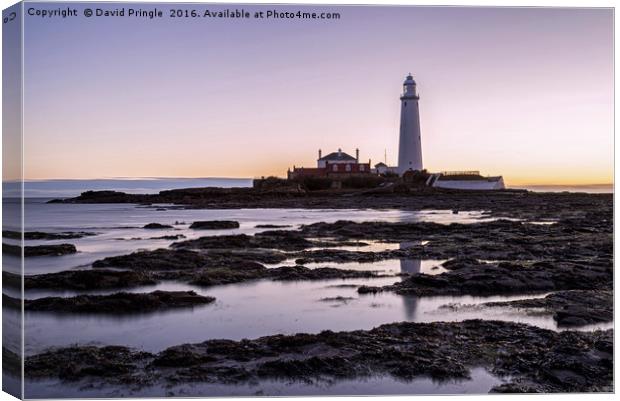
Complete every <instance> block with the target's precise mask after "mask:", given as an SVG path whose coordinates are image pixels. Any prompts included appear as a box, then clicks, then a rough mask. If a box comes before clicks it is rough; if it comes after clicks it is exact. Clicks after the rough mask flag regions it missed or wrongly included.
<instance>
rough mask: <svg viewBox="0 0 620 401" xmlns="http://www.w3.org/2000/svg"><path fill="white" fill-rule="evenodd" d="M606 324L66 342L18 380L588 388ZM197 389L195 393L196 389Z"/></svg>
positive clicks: (604, 359)
mask: <svg viewBox="0 0 620 401" xmlns="http://www.w3.org/2000/svg"><path fill="white" fill-rule="evenodd" d="M612 338H613V330H607V331H604V332H600V331H599V332H572V331H565V332H554V331H550V330H544V329H540V328H536V327H533V326H528V325H525V324H517V323H509V322H499V321H483V320H466V321H463V322H449V323H448V322H435V323H408V322H403V323H392V324H386V325H382V326H379V327H377V328H374V329H372V330H367V331H362V330H358V331H351V332H337V333H335V332H332V331H323V332H321V333H319V334H295V335H274V336H268V337H261V338H258V339H254V340H241V341H232V340H208V341H205V342H202V343H197V344H182V345H177V346H173V347H170V348H167V349H165V350H163V351H161V352H159V353H157V354H152V353H146V352H138V351H134V350H131V349H129V348H127V347H92V346H74V347H67V348H60V349H54V350H51V351H48V352H44V353H41V354H38V355H32V356H28V357H27V358H26V360H25V374H26V377H27V378H30V379H33V378H58V379H61V380H65V381H70V382H71V381H73V382H75V381H78V380H79V381H81V384H82V385H84V384H85V383H90V384H93V385H94V384H97V385H102V384H122V385H125V386H127V385H131V386H138V387H140V386H142V385H145V384H152V383H157V384H158V385H159V386H164V387H165V386H166V385H167V384H174V385H178V384H180V383H196V382H208V383H216V384H217V383H221V384H224V383H226V384H239V385H243V384H247V383H255V382H257V381H259V380H302V381H304V382H306V383H324V381H325V380H338V379H343V378H347V379H364V378H368V377H372V376H385V375H388V376H391V377H394V378H397V379H398V380H401V381H409V380H412V379H414V378H416V377H423V376H426V377H429V376H430V377H431V378H433V379H436V380H454V379H462V378H467V377H469V370H470V369H471V368H472V367H474V366H481V367H484V368H486V369H488V370H489V371H492V372H494V373H495V374H498V375H503V376H507V377H510V379H509V380H510V381H511V382H509V383H505V384H503V385H501V386H498V387H496V388H495V389H494V391H509V392H518V391H537V392H567V391H571V392H591V391H610V390H611V389H613V369H612V366H613V365H612V358H613V347H612V346H611V344H612V342H613V339H612ZM196 395H199V394H196Z"/></svg>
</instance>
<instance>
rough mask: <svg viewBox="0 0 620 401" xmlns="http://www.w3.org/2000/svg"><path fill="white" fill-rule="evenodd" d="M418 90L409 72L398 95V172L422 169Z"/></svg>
mask: <svg viewBox="0 0 620 401" xmlns="http://www.w3.org/2000/svg"><path fill="white" fill-rule="evenodd" d="M419 99H420V97H419V96H418V92H417V89H416V83H415V81H414V80H413V77H412V76H411V73H409V75H407V78H405V82H404V83H403V94H402V96H401V97H400V142H399V144H398V168H397V171H398V174H400V175H402V174H403V173H405V172H406V171H409V170H422V141H421V138H420V111H419V109H418V100H419Z"/></svg>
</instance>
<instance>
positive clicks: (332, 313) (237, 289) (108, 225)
mask: <svg viewBox="0 0 620 401" xmlns="http://www.w3.org/2000/svg"><path fill="white" fill-rule="evenodd" d="M251 184H252V180H251V179H226V178H202V179H195V178H193V179H170V178H164V179H150V178H149V179H131V180H127V179H106V180H46V181H28V182H26V183H25V194H26V199H25V202H24V206H25V209H24V210H25V216H24V223H25V229H26V231H43V232H66V231H87V232H90V233H93V234H95V235H92V236H87V237H83V238H78V239H73V240H70V242H71V243H72V244H74V245H75V246H76V248H77V250H78V252H77V253H75V254H70V255H64V256H42V257H35V258H28V259H26V260H25V262H24V265H23V273H24V274H25V275H34V274H45V273H55V272H60V271H66V270H83V269H91V268H92V263H93V262H94V261H96V260H98V259H102V258H105V257H109V256H115V255H123V254H128V253H131V252H135V251H139V250H152V249H157V248H167V247H169V246H170V245H171V244H172V243H173V242H174V240H170V239H165V237H166V236H172V235H180V236H183V239H192V238H197V237H199V236H204V235H233V234H248V235H252V234H256V233H258V232H261V231H264V230H268V229H266V228H263V227H261V226H262V225H265V224H278V225H285V226H286V227H284V228H282V229H288V230H296V229H299V228H300V226H301V225H304V224H312V223H316V222H319V221H323V222H335V221H338V220H343V219H346V220H353V221H359V222H361V221H388V222H415V221H430V222H436V223H439V224H450V223H461V224H470V223H477V222H482V221H489V220H492V219H493V218H492V217H490V216H489V215H488V214H486V213H484V211H482V210H470V211H462V212H461V213H458V214H453V213H452V212H451V211H449V210H424V211H402V210H391V209H381V210H376V209H338V210H331V209H326V210H321V209H233V210H231V209H208V210H207V209H203V210H201V209H183V208H178V207H174V206H173V205H166V204H156V205H137V204H63V203H47V200H49V199H51V198H63V197H71V196H76V195H79V194H80V193H81V192H83V191H86V190H116V191H123V192H130V193H155V192H158V191H161V190H167V189H174V188H190V187H209V186H211V187H213V186H217V187H248V186H251ZM13 185H14V186H13V187H11V185H10V184H9V185H8V186H7V185H5V198H4V202H3V214H4V221H3V229H5V230H7V229H8V230H18V229H19V224H20V222H19V220H14V219H12V218H11V216H17V215H18V214H19V210H20V208H21V200H20V199H19V198H13V199H10V197H8V196H7V195H8V194H10V193H11V192H10V191H16V189H17V188H18V184H13ZM562 188H563V190H564V189H566V188H565V187H562ZM573 189H575V188H573ZM599 189H600V188H599ZM599 192H600V191H599ZM610 192H611V189H610ZM14 194H19V192H14ZM199 220H235V221H238V222H239V223H240V227H239V228H236V229H227V230H213V231H211V230H210V231H208V232H197V231H196V230H192V229H190V228H189V226H190V224H191V223H192V222H194V221H199ZM148 223H161V224H166V225H170V226H171V227H170V228H167V229H163V230H157V232H156V233H155V232H153V230H145V229H144V228H143V227H144V225H146V224H148ZM547 223H549V224H553V222H545V224H547ZM541 224H542V223H541ZM3 242H5V243H8V244H13V245H18V244H19V242H16V241H14V240H12V239H10V238H4V239H3ZM27 242H28V243H27V245H42V244H57V243H63V242H69V241H67V240H55V241H54V240H52V241H43V240H30V241H27ZM423 242H426V241H421V243H423ZM412 245H417V244H411V243H384V242H381V241H364V243H363V244H362V243H360V244H351V245H348V246H347V247H340V248H341V249H343V248H344V249H347V250H353V251H375V252H377V251H382V250H390V249H399V248H406V247H409V246H412ZM444 262H445V260H435V259H388V260H382V261H378V262H372V263H342V264H335V263H329V264H325V263H309V264H306V265H305V266H306V267H308V268H317V267H323V266H326V265H329V266H331V267H337V268H341V269H355V270H365V271H374V272H378V273H380V275H381V276H382V277H375V278H365V279H336V280H320V281H289V282H286V281H270V280H257V281H251V282H246V283H238V284H230V285H221V286H214V287H207V288H204V287H196V286H193V285H190V284H187V283H182V282H163V283H160V284H156V285H151V286H143V287H137V288H131V289H128V290H127V291H130V292H150V291H154V290H167V291H178V290H192V291H196V292H197V293H199V294H201V295H208V296H213V297H215V298H216V301H215V302H214V303H213V304H210V305H205V306H200V307H195V308H189V309H181V310H172V311H164V312H156V313H144V314H135V315H118V316H117V315H106V314H63V313H51V312H26V314H25V316H24V321H23V324H24V326H23V329H24V340H25V341H24V344H23V349H24V351H25V353H26V355H34V354H38V353H41V352H44V351H46V350H48V349H50V348H55V347H66V346H70V345H75V344H79V345H125V346H129V347H132V348H134V349H139V350H144V351H148V352H160V351H162V350H163V349H165V348H167V347H170V346H173V345H178V344H183V343H197V342H202V341H205V340H208V339H216V338H218V339H221V338H225V339H231V340H240V339H243V338H257V337H261V336H267V335H274V334H294V333H301V332H305V333H318V332H320V331H322V330H334V331H341V330H344V331H351V330H358V329H371V328H373V327H376V326H378V325H381V324H385V323H392V322H400V321H411V322H435V321H461V320H464V319H492V320H505V321H514V322H523V323H528V324H531V325H534V326H537V327H541V328H545V329H550V330H556V331H558V330H562V328H561V327H558V326H557V323H556V322H555V321H554V320H553V317H552V316H551V315H546V314H528V313H527V312H524V311H521V310H516V309H510V308H481V307H479V305H480V304H481V303H485V302H492V301H509V300H515V299H525V298H537V297H544V296H545V295H547V294H545V293H541V294H520V295H519V294H516V295H511V296H491V297H474V296H436V297H407V296H401V295H397V294H395V293H391V292H385V293H379V294H375V295H359V294H358V293H357V291H356V287H357V286H359V285H370V286H382V285H388V284H393V283H395V282H397V281H400V280H402V274H401V273H425V274H440V273H442V272H444V271H445V269H443V267H442V263H444ZM295 264H296V261H295V258H294V256H293V255H292V256H291V258H290V259H288V260H286V261H284V262H282V263H278V264H276V265H267V267H278V266H282V265H295ZM3 269H4V270H6V271H9V272H13V273H17V274H19V273H21V272H22V265H21V261H20V259H19V258H16V257H13V256H10V255H3ZM3 292H4V293H5V294H6V295H8V296H13V297H19V296H20V293H19V291H14V290H11V288H9V287H5V288H3ZM112 292H115V291H114V290H101V291H88V292H87V293H90V294H101V295H103V294H109V293H112ZM83 293H85V292H83V291H72V290H33V289H29V290H26V292H25V297H26V298H27V299H36V298H41V297H50V296H62V297H71V296H76V295H79V294H83ZM283 300H288V301H287V302H283ZM3 313H4V314H5V319H3V331H4V346H5V347H8V348H9V349H20V348H21V344H20V343H19V342H18V341H17V342H15V341H16V340H17V339H18V338H19V332H20V323H19V322H20V319H21V315H20V313H19V312H17V311H12V310H7V309H5V310H4V312H3ZM612 326H613V323H605V324H600V325H591V326H586V327H581V328H580V330H596V329H607V328H610V327H612ZM11 333H13V334H15V335H10V334H11ZM12 341H13V342H14V343H11V342H12ZM4 379H5V380H7V383H8V382H9V381H10V380H13V379H12V378H11V377H8V376H5V377H4ZM504 380H506V378H502V377H497V376H495V375H493V374H492V373H491V372H487V371H485V370H484V369H482V368H474V369H473V370H472V372H471V377H470V378H469V379H465V380H459V381H444V382H436V381H433V380H431V379H430V378H426V377H422V378H419V379H416V380H414V381H409V382H402V381H398V380H396V379H394V378H391V377H373V378H366V379H359V380H340V381H334V382H332V383H330V384H328V385H327V384H326V385H321V386H315V385H311V384H307V383H299V382H295V383H293V382H291V383H283V382H278V381H264V382H259V383H249V384H247V385H242V386H231V385H225V384H222V385H215V384H206V383H203V384H184V385H179V386H176V387H174V388H159V387H157V386H154V387H148V388H141V389H137V390H131V389H127V388H113V387H105V386H103V387H100V386H94V387H84V386H76V385H75V384H71V383H65V382H62V381H58V380H43V381H40V380H29V381H28V383H27V384H26V391H27V394H26V397H28V398H50V397H51V398H54V397H58V398H63V397H79V398H91V397H112V396H163V395H166V394H167V395H171V394H172V395H178V396H198V395H204V394H210V395H224V396H231V395H256V394H262V395H273V396H281V395H361V394H449V393H461V394H462V393H486V392H488V391H489V390H490V389H491V388H492V387H493V386H496V385H498V384H501V383H502V382H503V381H504ZM13 384H14V385H15V386H17V385H18V383H17V382H15V383H13Z"/></svg>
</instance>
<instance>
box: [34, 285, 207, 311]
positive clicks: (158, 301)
mask: <svg viewBox="0 0 620 401" xmlns="http://www.w3.org/2000/svg"><path fill="white" fill-rule="evenodd" d="M214 301H215V298H213V297H206V296H202V295H198V294H196V293H195V292H194V291H153V292H150V293H145V294H139V293H128V292H118V293H115V294H111V295H78V296H75V297H69V298H61V297H45V298H38V299H26V300H24V307H25V309H26V310H29V311H45V312H70V313H108V314H127V313H138V312H152V311H156V310H164V309H172V308H187V307H192V306H196V305H204V304H209V303H212V302H214Z"/></svg>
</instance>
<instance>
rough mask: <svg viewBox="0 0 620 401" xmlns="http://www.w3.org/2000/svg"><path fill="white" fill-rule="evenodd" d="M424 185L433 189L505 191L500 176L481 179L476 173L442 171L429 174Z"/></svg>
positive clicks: (502, 179)
mask: <svg viewBox="0 0 620 401" xmlns="http://www.w3.org/2000/svg"><path fill="white" fill-rule="evenodd" d="M426 185H428V186H431V187H435V188H445V189H464V190H478V191H491V190H497V189H506V185H505V184H504V178H503V177H502V176H496V177H483V176H481V175H480V172H478V171H444V172H442V173H435V174H431V176H430V177H429V178H428V180H427V181H426Z"/></svg>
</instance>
